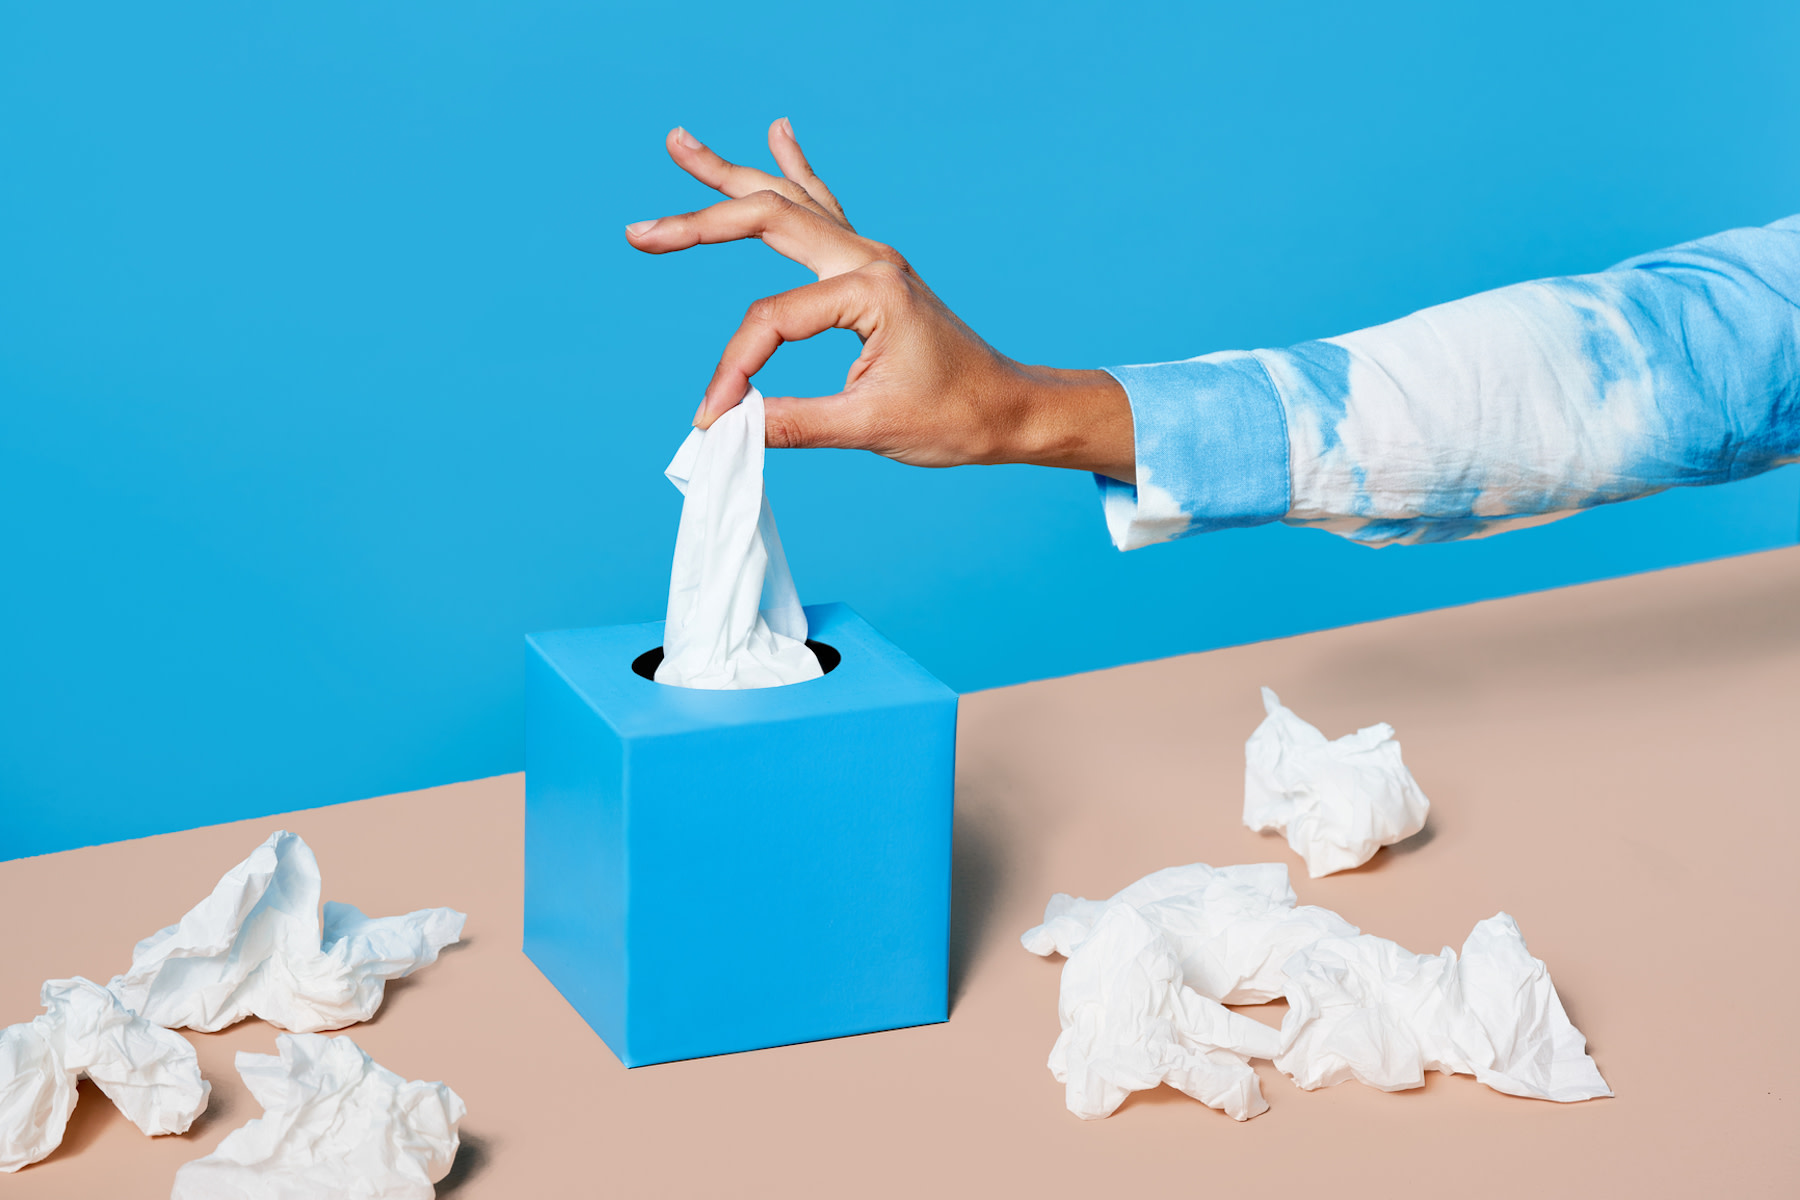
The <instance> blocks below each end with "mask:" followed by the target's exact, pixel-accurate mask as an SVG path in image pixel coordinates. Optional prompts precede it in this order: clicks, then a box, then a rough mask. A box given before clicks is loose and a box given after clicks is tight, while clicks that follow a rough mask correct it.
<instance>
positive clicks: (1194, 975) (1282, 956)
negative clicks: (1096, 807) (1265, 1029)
mask: <svg viewBox="0 0 1800 1200" xmlns="http://www.w3.org/2000/svg"><path fill="white" fill-rule="evenodd" d="M1296 900H1297V898H1296V897H1295V895H1294V889H1293V888H1292V887H1291V886H1290V885H1289V883H1288V870H1287V866H1286V865H1285V864H1283V863H1249V864H1244V865H1241V866H1232V867H1219V868H1217V869H1215V868H1213V867H1209V866H1207V865H1206V864H1205V863H1192V864H1190V865H1188V866H1185V867H1169V868H1167V869H1165V870H1161V871H1156V872H1154V873H1152V874H1150V875H1146V876H1144V878H1142V879H1140V880H1138V881H1137V882H1136V883H1134V884H1132V885H1131V886H1130V887H1127V888H1125V889H1124V890H1122V891H1120V892H1119V893H1117V894H1116V895H1114V896H1113V897H1112V898H1111V899H1108V900H1083V899H1080V898H1078V897H1075V896H1068V895H1065V894H1063V893H1061V892H1058V893H1057V894H1056V895H1054V896H1052V897H1051V898H1050V903H1049V904H1047V905H1045V907H1044V923H1043V924H1042V925H1039V926H1036V927H1035V928H1032V929H1029V930H1027V931H1026V932H1025V934H1024V936H1022V937H1021V938H1020V939H1019V940H1020V942H1021V943H1023V944H1024V946H1025V948H1026V949H1027V950H1029V951H1031V952H1032V953H1033V954H1040V955H1049V954H1061V955H1062V956H1063V957H1065V958H1068V957H1071V956H1072V955H1073V953H1074V951H1075V949H1076V948H1077V947H1078V946H1080V945H1081V944H1082V942H1083V941H1085V940H1086V939H1087V937H1088V936H1089V934H1090V932H1091V931H1092V929H1093V927H1094V923H1095V922H1096V921H1098V920H1099V919H1100V916H1101V914H1102V913H1104V912H1106V911H1107V910H1108V909H1109V908H1111V907H1112V906H1114V905H1119V904H1124V905H1129V906H1130V907H1132V908H1135V909H1137V910H1138V911H1139V912H1140V913H1142V914H1143V916H1144V917H1145V919H1147V920H1148V921H1149V922H1150V923H1151V924H1152V925H1154V926H1155V927H1156V928H1157V929H1158V930H1159V931H1160V932H1161V934H1162V936H1163V938H1164V939H1165V940H1166V941H1167V942H1168V944H1169V947H1170V949H1171V950H1172V951H1173V952H1174V954H1175V956H1176V958H1177V960H1178V961H1179V962H1180V964H1181V973H1182V978H1183V980H1184V981H1185V982H1186V984H1187V986H1189V987H1191V988H1193V989H1194V990H1195V991H1196V992H1198V993H1200V995H1202V996H1206V997H1209V998H1211V999H1213V1000H1217V1001H1219V1002H1221V1003H1223V1004H1262V1003H1264V1002H1266V1001H1269V1000H1273V999H1275V998H1276V997H1278V996H1280V995H1281V994H1282V992H1283V990H1284V989H1285V988H1286V987H1287V976H1286V975H1285V974H1284V973H1283V971H1282V967H1283V965H1284V964H1285V963H1286V962H1287V960H1288V959H1289V958H1291V957H1292V956H1293V955H1294V954H1295V953H1296V952H1298V951H1300V950H1302V949H1304V948H1306V947H1307V946H1310V945H1311V944H1312V943H1314V942H1316V941H1318V940H1319V939H1320V938H1323V937H1354V936H1355V935H1356V932H1357V929H1356V926H1354V925H1352V924H1350V923H1349V922H1348V921H1346V920H1344V919H1343V918H1342V917H1340V916H1338V915H1337V914H1336V913H1334V912H1331V911H1330V910H1329V909H1323V908H1316V907H1314V906H1312V905H1310V904H1308V905H1297V903H1296Z"/></svg>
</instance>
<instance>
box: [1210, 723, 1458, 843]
mask: <svg viewBox="0 0 1800 1200" xmlns="http://www.w3.org/2000/svg"><path fill="white" fill-rule="evenodd" d="M1262 697H1263V708H1264V709H1265V710H1266V711H1267V713H1268V716H1267V717H1265V718H1264V719H1263V722H1262V724H1260V725H1258V726H1257V727H1256V732H1255V733H1252V734H1251V735H1250V740H1249V742H1248V743H1246V744H1245V746H1244V824H1246V825H1248V826H1249V827H1250V828H1252V829H1254V830H1256V831H1257V832H1258V833H1261V832H1263V831H1264V830H1271V829H1273V830H1283V829H1285V830H1286V831H1287V840H1288V845H1290V846H1292V847H1293V848H1294V852H1295V853H1296V854H1298V855H1299V856H1300V857H1301V858H1302V859H1304V860H1306V873H1307V874H1308V875H1310V876H1311V877H1312V878H1314V879H1317V878H1319V877H1320V876H1321V875H1330V874H1331V873H1332V872H1334V871H1345V870H1348V869H1350V868H1351V867H1360V866H1361V865H1362V864H1363V863H1366V862H1368V861H1369V860H1370V859H1371V858H1373V857H1374V856H1375V851H1377V850H1379V849H1380V848H1381V847H1383V846H1389V845H1392V844H1393V843H1395V842H1399V841H1404V840H1405V839H1406V838H1409V837H1411V836H1412V835H1413V834H1415V833H1417V832H1419V830H1421V829H1423V828H1425V814H1426V812H1427V811H1428V810H1429V809H1430V807H1431V802H1430V801H1428V800H1427V799H1425V793H1424V792H1422V791H1420V790H1419V785H1418V784H1417V783H1415V782H1413V777H1412V772H1410V771H1408V770H1407V769H1406V764H1405V763H1403V762H1401V761H1400V743H1399V742H1397V741H1395V740H1394V730H1393V727H1392V726H1389V725H1386V724H1381V725H1371V726H1369V727H1368V728H1367V729H1359V730H1357V731H1356V732H1355V733H1353V734H1350V735H1348V736H1346V737H1341V738H1339V739H1338V740H1337V741H1335V742H1332V741H1327V740H1326V738H1325V735H1324V734H1322V733H1320V732H1319V731H1318V730H1317V729H1315V728H1314V727H1313V726H1311V725H1308V724H1307V723H1306V722H1305V721H1302V720H1301V719H1300V718H1299V717H1297V716H1295V715H1294V714H1293V712H1292V711H1291V710H1289V709H1287V708H1284V707H1282V704H1281V698H1280V697H1278V696H1277V695H1276V694H1275V693H1274V692H1272V691H1270V690H1269V689H1268V688H1264V689H1263V690H1262Z"/></svg>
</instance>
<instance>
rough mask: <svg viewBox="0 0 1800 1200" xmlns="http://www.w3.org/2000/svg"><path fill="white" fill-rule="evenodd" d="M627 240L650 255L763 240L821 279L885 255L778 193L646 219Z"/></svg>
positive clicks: (629, 227) (630, 231)
mask: <svg viewBox="0 0 1800 1200" xmlns="http://www.w3.org/2000/svg"><path fill="white" fill-rule="evenodd" d="M625 236H626V237H627V238H628V239H630V241H631V244H632V245H633V246H636V247H637V248H638V249H639V250H643V251H645V252H646V253H649V254H668V253H670V252H671V251H675V250H686V249H687V248H688V247H690V246H699V245H705V244H711V243H715V242H733V241H739V240H742V239H744V238H761V239H762V240H763V241H765V242H767V243H768V245H769V248H770V249H771V250H774V251H775V252H777V253H778V254H782V255H785V256H786V257H788V258H791V259H793V260H794V261H795V262H797V263H800V264H802V265H804V266H806V267H808V268H810V269H811V270H812V272H813V273H814V274H815V275H817V276H818V277H819V278H820V279H829V278H831V277H832V276H834V275H842V274H844V273H845V272H847V271H854V270H855V269H856V268H858V267H860V266H863V265H865V264H867V263H870V262H873V261H874V260H875V259H877V258H879V257H881V250H880V248H878V247H876V246H875V245H874V244H873V243H871V242H868V241H866V240H865V239H863V238H860V237H858V236H857V235H856V234H854V233H852V232H850V230H848V229H846V228H844V227H843V226H842V225H839V224H838V223H837V222H836V221H834V220H832V219H831V218H830V217H827V216H824V215H823V214H821V213H819V212H817V211H815V210H814V209H811V208H807V207H804V206H802V205H799V204H796V203H794V202H793V201H792V200H789V199H788V198H787V197H786V196H783V195H780V194H779V193H777V192H772V191H763V192H755V193H752V194H751V195H748V196H745V197H743V198H742V199H737V200H724V201H721V202H720V203H718V204H715V205H713V206H712V207H711V208H703V209H701V210H700V211H699V212H691V213H683V214H681V215H680V216H673V217H663V218H661V219H660V220H656V221H640V222H638V223H637V224H635V225H627V226H626V227H625Z"/></svg>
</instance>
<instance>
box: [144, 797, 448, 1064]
mask: <svg viewBox="0 0 1800 1200" xmlns="http://www.w3.org/2000/svg"><path fill="white" fill-rule="evenodd" d="M319 891H320V882H319V864H318V860H317V859H315V858H314V857H313V852H312V849H311V848H310V847H308V846H307V844H306V843H305V842H304V841H302V840H301V839H300V837H299V836H298V835H296V834H292V833H288V832H286V831H280V832H277V833H274V834H272V835H270V837H269V840H268V841H266V842H264V843H263V844H262V845H261V846H258V847H257V848H256V850H255V851H254V852H252V853H251V855H250V857H249V858H246V859H245V860H244V861H243V862H241V863H239V864H238V865H237V866H235V867H233V868H231V870H229V871H227V872H226V873H225V877H224V878H223V879H221V880H219V883H218V886H217V887H215V888H213V891H212V894H211V895H210V896H208V897H207V898H206V899H205V900H202V901H201V902H200V903H199V904H197V905H195V906H194V907H193V908H192V909H191V910H190V911H189V912H188V914H187V915H186V916H184V917H182V918H181V920H180V922H179V923H177V924H174V925H171V926H169V927H168V928H167V929H164V930H162V931H161V932H159V933H154V934H152V935H150V936H149V937H147V938H145V939H144V940H143V941H141V942H139V943H138V944H137V948H136V949H135V950H134V951H133V953H132V958H131V968H130V970H128V971H126V972H125V974H123V975H120V976H118V977H116V978H115V979H113V981H112V983H111V984H110V985H108V986H109V987H110V988H111V990H112V992H113V994H114V995H116V996H117V997H118V998H119V999H120V1000H121V1001H122V1002H123V1003H124V1004H125V1006H126V1007H127V1008H130V1009H132V1010H133V1011H135V1012H137V1013H139V1014H141V1015H142V1016H143V1017H144V1018H146V1019H147V1020H149V1021H152V1022H154V1023H155V1024H157V1025H163V1026H167V1027H169V1028H171V1029H174V1028H182V1027H185V1028H188V1029H198V1030H201V1031H202V1032H205V1033H215V1032H217V1031H218V1030H221V1029H224V1028H225V1027H226V1026H228V1025H234V1024H236V1023H237V1022H239V1021H241V1020H243V1019H244V1018H246V1017H261V1018H262V1019H263V1020H265V1021H267V1022H269V1023H270V1024H271V1025H275V1026H278V1027H280V1028H282V1029H292V1030H295V1031H297V1032H302V1033H307V1032H312V1031H314V1030H319V1029H341V1028H343V1027H344V1026H346V1025H353V1024H355V1023H356V1022H358V1021H367V1020H368V1019H369V1018H370V1017H372V1016H374V1015H375V1010H376V1009H377V1008H379V1007H381V998H382V993H383V990H384V988H385V987H386V984H387V981H388V980H390V979H398V978H400V977H401V976H404V975H408V974H411V973H412V972H413V971H415V970H417V969H418V968H419V967H422V966H427V965H429V964H431V963H432V962H435V961H436V960H437V955H438V951H439V950H441V949H442V948H443V947H445V946H447V945H449V944H450V943H452V942H455V941H456V940H458V939H459V938H460V937H461V936H462V928H463V921H464V920H465V918H464V916H463V914H462V913H459V912H457V911H456V910H454V909H449V908H429V909H422V910H420V911H419V912H413V913H408V914H406V915H405V916H401V917H378V918H372V917H365V916H363V915H362V913H360V912H358V911H357V910H356V909H355V908H353V907H351V906H350V905H348V904H337V903H330V904H326V905H325V914H324V922H323V924H322V925H321V923H320V918H319Z"/></svg>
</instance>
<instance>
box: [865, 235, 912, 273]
mask: <svg viewBox="0 0 1800 1200" xmlns="http://www.w3.org/2000/svg"><path fill="white" fill-rule="evenodd" d="M869 252H870V253H871V254H873V255H874V256H875V261H876V262H879V263H885V264H887V265H888V266H890V267H897V268H899V269H900V270H901V271H910V270H912V267H911V266H910V265H909V264H908V263H907V261H906V258H905V257H904V256H903V255H902V254H901V253H900V252H899V251H898V250H896V249H894V248H893V247H892V246H890V245H888V244H887V243H886V242H876V241H871V242H869Z"/></svg>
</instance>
